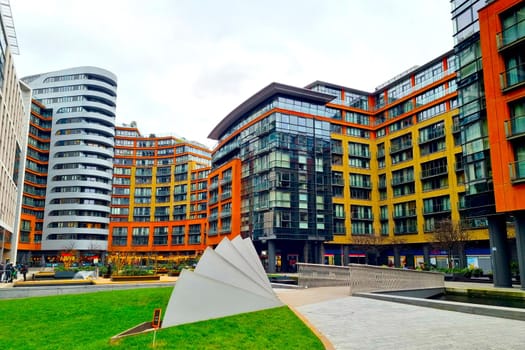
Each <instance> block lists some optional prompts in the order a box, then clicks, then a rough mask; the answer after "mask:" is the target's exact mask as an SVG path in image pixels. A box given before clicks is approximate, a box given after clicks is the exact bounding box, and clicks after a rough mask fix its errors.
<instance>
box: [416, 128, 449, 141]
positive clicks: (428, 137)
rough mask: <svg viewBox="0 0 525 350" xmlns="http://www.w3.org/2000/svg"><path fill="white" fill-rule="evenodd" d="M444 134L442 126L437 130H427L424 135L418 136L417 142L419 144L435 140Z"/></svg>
mask: <svg viewBox="0 0 525 350" xmlns="http://www.w3.org/2000/svg"><path fill="white" fill-rule="evenodd" d="M444 136H445V128H442V129H439V130H435V131H433V132H429V133H428V134H426V135H425V136H420V137H419V141H418V142H419V144H422V143H426V142H430V141H434V140H437V139H439V138H442V137H444Z"/></svg>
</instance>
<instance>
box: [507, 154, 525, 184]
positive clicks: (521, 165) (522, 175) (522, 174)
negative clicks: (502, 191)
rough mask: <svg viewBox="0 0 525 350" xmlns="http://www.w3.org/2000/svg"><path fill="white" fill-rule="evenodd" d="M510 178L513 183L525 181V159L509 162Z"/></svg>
mask: <svg viewBox="0 0 525 350" xmlns="http://www.w3.org/2000/svg"><path fill="white" fill-rule="evenodd" d="M509 172H510V180H511V181H512V183H514V184H517V183H523V182H525V160H519V161H517V162H512V163H510V164H509Z"/></svg>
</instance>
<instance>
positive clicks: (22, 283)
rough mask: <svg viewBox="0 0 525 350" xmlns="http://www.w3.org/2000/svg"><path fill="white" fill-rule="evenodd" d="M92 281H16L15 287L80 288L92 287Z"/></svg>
mask: <svg viewBox="0 0 525 350" xmlns="http://www.w3.org/2000/svg"><path fill="white" fill-rule="evenodd" d="M92 284H93V281H92V280H55V279H43V280H35V281H16V282H15V283H13V287H43V286H78V285H92Z"/></svg>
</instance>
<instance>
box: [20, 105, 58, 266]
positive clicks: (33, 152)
mask: <svg viewBox="0 0 525 350" xmlns="http://www.w3.org/2000/svg"><path fill="white" fill-rule="evenodd" d="M51 118H52V110H50V109H46V108H45V106H44V105H42V104H41V103H39V102H38V101H36V100H33V101H32V104H31V116H30V120H29V135H28V139H27V156H26V169H25V177H24V194H23V199H22V214H21V216H20V217H21V220H20V232H19V237H18V239H19V241H18V260H19V261H24V262H31V263H33V264H38V263H40V259H41V256H40V255H39V254H34V252H38V251H40V249H41V241H42V229H43V223H44V203H45V198H46V187H47V173H48V161H49V145H50V142H49V141H50V136H51Z"/></svg>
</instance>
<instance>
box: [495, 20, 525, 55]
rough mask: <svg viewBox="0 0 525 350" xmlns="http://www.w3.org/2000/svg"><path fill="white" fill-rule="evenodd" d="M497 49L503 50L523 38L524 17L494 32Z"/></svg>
mask: <svg viewBox="0 0 525 350" xmlns="http://www.w3.org/2000/svg"><path fill="white" fill-rule="evenodd" d="M496 40H497V43H498V50H499V51H503V50H505V49H507V48H510V47H512V46H515V45H517V44H519V43H520V42H522V41H524V40H525V19H522V20H521V21H519V22H518V23H516V24H514V25H512V26H510V27H508V28H507V29H505V30H504V31H502V32H499V33H498V34H496Z"/></svg>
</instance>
